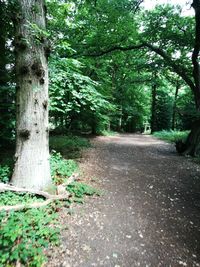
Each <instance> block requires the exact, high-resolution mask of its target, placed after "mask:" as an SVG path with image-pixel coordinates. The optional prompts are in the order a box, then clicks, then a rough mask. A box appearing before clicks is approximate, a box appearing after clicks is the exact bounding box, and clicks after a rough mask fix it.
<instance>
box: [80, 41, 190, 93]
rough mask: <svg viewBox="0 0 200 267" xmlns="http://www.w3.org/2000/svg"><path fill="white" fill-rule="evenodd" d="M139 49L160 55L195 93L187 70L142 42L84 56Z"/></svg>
mask: <svg viewBox="0 0 200 267" xmlns="http://www.w3.org/2000/svg"><path fill="white" fill-rule="evenodd" d="M141 48H148V49H149V50H151V51H153V52H155V53H156V54H158V55H160V56H161V57H162V58H163V59H164V60H165V62H166V63H167V64H168V66H170V67H171V68H172V69H173V71H174V72H175V73H176V74H178V75H179V76H180V77H181V78H182V79H183V80H184V81H185V82H186V84H187V85H188V86H189V87H190V88H191V90H192V91H193V92H194V93H195V84H194V82H193V81H192V79H191V78H190V77H189V75H188V74H187V69H186V68H184V67H183V66H181V65H180V64H178V63H177V62H175V61H174V60H173V59H172V58H171V57H170V56H169V55H168V54H167V53H166V52H165V51H164V50H162V49H161V48H159V47H157V46H154V45H152V44H149V43H146V42H143V43H141V44H138V45H130V46H127V47H123V46H119V45H116V46H113V47H111V48H109V49H107V50H104V51H99V52H98V53H95V54H85V55H84V56H88V57H100V56H104V55H106V54H109V53H111V52H114V51H130V50H137V49H141Z"/></svg>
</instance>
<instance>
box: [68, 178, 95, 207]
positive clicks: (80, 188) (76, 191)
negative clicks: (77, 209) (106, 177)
mask: <svg viewBox="0 0 200 267" xmlns="http://www.w3.org/2000/svg"><path fill="white" fill-rule="evenodd" d="M66 189H67V191H68V192H70V193H71V194H72V196H73V197H72V201H74V202H79V203H83V197H84V195H87V196H93V195H97V196H100V191H99V190H97V189H96V188H94V187H92V186H90V185H87V184H85V183H81V182H73V183H71V184H69V185H68V186H67V187H66Z"/></svg>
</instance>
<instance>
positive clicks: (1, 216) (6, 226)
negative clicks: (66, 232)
mask: <svg viewBox="0 0 200 267" xmlns="http://www.w3.org/2000/svg"><path fill="white" fill-rule="evenodd" d="M56 218H57V216H56V215H55V214H53V213H52V210H51V209H50V208H47V209H31V210H27V211H26V212H10V213H9V214H7V213H6V212H0V221H1V225H0V247H1V250H0V266H13V265H15V264H16V263H18V264H19V263H20V264H22V266H33V267H40V266H42V265H43V263H44V262H45V261H46V257H45V255H44V254H43V248H45V247H47V246H48V244H49V243H52V244H58V243H59V239H58V236H59V235H58V234H59V229H58V227H56Z"/></svg>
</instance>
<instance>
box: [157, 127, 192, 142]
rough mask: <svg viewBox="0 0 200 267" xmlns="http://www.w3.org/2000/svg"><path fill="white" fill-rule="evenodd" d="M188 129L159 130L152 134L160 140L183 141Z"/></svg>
mask: <svg viewBox="0 0 200 267" xmlns="http://www.w3.org/2000/svg"><path fill="white" fill-rule="evenodd" d="M188 134H189V131H172V130H171V131H164V130H163V131H160V132H155V133H153V135H154V136H155V137H158V138H160V139H162V140H165V141H169V142H171V143H176V142H177V141H180V140H182V141H183V142H184V141H185V140H186V138H187V136H188Z"/></svg>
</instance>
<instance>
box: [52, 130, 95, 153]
mask: <svg viewBox="0 0 200 267" xmlns="http://www.w3.org/2000/svg"><path fill="white" fill-rule="evenodd" d="M87 147H90V143H89V141H88V139H86V138H83V137H80V136H72V135H67V136H66V135H65V136H63V135H61V136H51V137H50V149H53V150H56V151H58V152H60V153H61V154H64V155H65V156H66V157H67V158H77V157H79V156H80V151H81V149H83V148H87Z"/></svg>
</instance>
